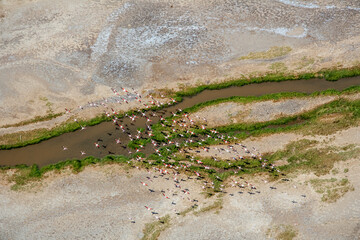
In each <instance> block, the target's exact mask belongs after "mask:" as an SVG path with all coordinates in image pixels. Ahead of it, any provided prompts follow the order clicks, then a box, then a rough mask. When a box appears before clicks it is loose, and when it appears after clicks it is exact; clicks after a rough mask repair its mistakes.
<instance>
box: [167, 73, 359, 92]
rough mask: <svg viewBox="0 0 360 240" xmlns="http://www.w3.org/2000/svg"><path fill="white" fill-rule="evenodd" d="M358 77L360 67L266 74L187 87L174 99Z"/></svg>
mask: <svg viewBox="0 0 360 240" xmlns="http://www.w3.org/2000/svg"><path fill="white" fill-rule="evenodd" d="M359 75H360V66H356V67H352V68H345V69H336V68H333V69H323V70H321V71H319V72H309V73H301V74H296V75H294V74H284V73H267V74H266V75H264V76H260V77H253V78H250V79H245V78H241V79H235V80H230V81H224V82H220V83H213V84H207V85H200V86H197V87H188V88H184V89H183V90H181V91H179V92H176V93H175V94H174V96H176V97H181V98H182V97H186V96H193V95H196V94H198V93H200V92H202V91H204V90H218V89H223V88H228V87H233V86H237V87H240V86H244V85H248V84H255V83H263V82H281V81H287V80H299V79H311V78H324V79H326V80H328V81H336V80H339V79H340V78H346V77H354V76H359Z"/></svg>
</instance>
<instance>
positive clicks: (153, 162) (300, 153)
mask: <svg viewBox="0 0 360 240" xmlns="http://www.w3.org/2000/svg"><path fill="white" fill-rule="evenodd" d="M334 113H336V114H341V116H345V117H342V118H340V119H339V120H336V121H335V122H334V123H332V124H327V126H331V128H333V129H335V130H340V129H344V128H348V127H349V126H353V125H358V123H359V119H360V100H357V101H348V100H344V99H341V98H340V99H338V100H335V101H333V102H331V103H328V104H325V105H323V106H321V107H318V108H317V109H314V110H313V111H310V112H307V113H303V114H300V115H298V116H294V117H286V118H281V119H277V120H274V121H269V122H265V123H256V124H234V125H229V126H224V127H221V128H217V129H216V130H217V131H219V132H221V133H222V134H221V135H223V138H222V139H216V134H213V133H211V132H210V130H211V129H206V130H203V129H195V128H194V129H193V131H194V132H196V135H197V136H196V137H197V138H198V141H195V142H193V143H191V144H187V145H185V143H184V142H180V143H181V144H180V145H179V146H175V145H170V146H166V147H162V148H160V153H161V156H159V155H156V154H152V155H150V156H148V157H146V158H145V155H144V154H143V153H138V154H134V155H133V156H131V157H124V156H107V157H105V158H102V159H98V158H93V157H88V158H84V159H82V160H68V161H65V162H60V163H57V164H53V165H49V166H45V167H43V168H41V169H39V168H38V167H37V166H36V165H33V166H30V167H27V166H25V165H21V166H16V167H14V168H11V167H5V168H3V169H4V170H6V169H16V171H15V172H14V174H13V175H12V176H11V177H10V178H9V180H10V181H12V182H15V185H13V189H14V190H16V189H17V188H18V187H19V186H20V187H21V186H23V185H26V184H27V183H29V182H32V181H35V180H38V179H41V177H42V176H44V173H46V172H49V171H51V170H61V169H63V168H66V167H70V168H72V169H73V171H74V172H79V171H81V170H82V169H83V168H84V167H85V166H88V165H92V164H106V163H124V164H127V165H128V166H134V164H136V165H138V166H141V167H145V168H151V167H153V166H162V165H163V164H164V163H166V164H170V163H171V164H172V165H173V166H180V165H182V164H183V163H184V162H185V163H191V164H192V165H191V166H189V167H188V168H187V171H188V173H189V174H194V171H197V172H199V173H200V174H201V175H202V177H204V178H207V179H209V180H211V181H212V182H213V183H214V190H215V191H219V189H220V187H221V185H222V183H223V181H225V180H226V179H227V178H228V177H229V176H232V175H238V176H240V175H242V174H252V173H256V172H268V173H269V174H270V175H271V176H273V177H275V178H276V177H279V176H280V174H279V172H278V171H277V170H280V172H281V173H290V172H294V171H296V170H301V169H303V170H306V171H313V172H314V173H315V174H316V175H318V176H320V175H323V174H327V173H328V172H329V171H330V170H331V169H332V167H333V164H334V163H335V162H336V161H341V160H346V159H349V158H352V157H354V156H358V155H359V154H360V149H359V148H356V147H353V146H348V147H343V148H336V149H335V148H331V149H329V148H323V149H317V148H313V146H314V145H315V142H312V141H308V140H303V141H300V142H297V143H292V144H290V145H288V146H287V148H286V149H285V150H282V151H278V152H276V153H274V154H271V155H269V156H263V158H264V159H265V158H266V159H268V163H274V162H275V161H277V160H282V159H286V160H287V161H288V163H289V164H288V165H284V166H280V167H278V168H270V167H269V166H267V167H265V168H263V167H262V166H261V161H260V160H258V159H244V160H237V161H233V160H229V161H215V160H214V159H210V158H200V157H191V156H190V155H187V154H185V153H179V149H181V148H184V147H200V146H206V145H213V144H219V143H221V142H222V141H223V140H227V141H229V142H230V143H231V142H234V141H240V140H242V139H245V138H247V137H248V136H260V135H264V134H269V133H277V132H286V131H310V130H311V131H313V130H312V128H313V126H317V124H319V119H321V118H322V117H324V116H327V115H331V114H334ZM296 119H301V120H302V121H303V122H302V123H300V124H295V125H287V124H288V123H291V121H294V120H296ZM322 125H324V124H322ZM270 126H272V127H271V128H269V127H270ZM153 129H154V130H153V132H154V136H153V138H154V139H156V141H165V139H163V138H161V136H162V137H164V133H161V131H164V132H172V131H171V126H165V127H163V126H161V124H160V123H159V124H156V125H154V126H153ZM327 131H330V130H329V128H327ZM324 133H325V134H326V133H327V132H326V131H324ZM156 134H157V135H158V136H157V135H156ZM165 134H167V133H165ZM171 134H172V136H171V137H170V139H175V138H177V139H178V140H181V139H183V140H186V139H189V138H190V136H187V135H184V137H182V138H179V136H178V135H177V134H178V133H171ZM184 134H185V133H184ZM206 135H211V136H213V137H211V138H207V137H206ZM234 137H236V138H237V139H235V138H234ZM200 139H202V141H201V140H200ZM178 140H177V141H178ZM147 142H148V139H147ZM200 143H202V145H200ZM174 154H175V155H174ZM136 156H140V157H142V158H143V159H141V160H138V161H136V160H131V161H130V159H134V158H135V157H136ZM196 159H198V160H199V159H201V161H202V162H203V163H204V165H207V166H210V167H211V169H205V168H204V167H203V166H201V165H198V164H197V163H196V162H195V160H196ZM185 171H186V170H184V172H185Z"/></svg>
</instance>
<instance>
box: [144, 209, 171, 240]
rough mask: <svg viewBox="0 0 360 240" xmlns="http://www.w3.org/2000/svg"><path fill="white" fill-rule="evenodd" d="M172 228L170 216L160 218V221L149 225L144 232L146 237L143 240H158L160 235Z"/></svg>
mask: <svg viewBox="0 0 360 240" xmlns="http://www.w3.org/2000/svg"><path fill="white" fill-rule="evenodd" d="M168 227H170V216H169V215H166V216H165V217H162V218H160V219H159V220H158V221H155V222H152V223H147V224H146V225H145V228H144V230H143V233H144V236H143V237H142V240H156V239H158V238H159V236H160V233H161V232H162V231H164V230H166V229H167V228H168Z"/></svg>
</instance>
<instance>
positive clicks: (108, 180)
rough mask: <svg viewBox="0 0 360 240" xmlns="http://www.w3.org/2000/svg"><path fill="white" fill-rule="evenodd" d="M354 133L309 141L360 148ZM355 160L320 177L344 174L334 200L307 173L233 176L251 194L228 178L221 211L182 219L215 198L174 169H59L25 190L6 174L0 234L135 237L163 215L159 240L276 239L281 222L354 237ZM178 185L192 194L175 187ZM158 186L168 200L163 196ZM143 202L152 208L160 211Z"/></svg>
mask: <svg viewBox="0 0 360 240" xmlns="http://www.w3.org/2000/svg"><path fill="white" fill-rule="evenodd" d="M359 136H360V127H354V128H349V129H347V130H343V131H341V132H338V133H337V134H334V135H330V136H326V137H325V136H311V137H310V136H309V137H308V138H309V139H314V140H317V141H319V145H318V146H347V145H349V144H355V145H356V146H360V144H359V143H360V139H359ZM279 139H280V141H281V142H279ZM298 139H303V137H302V136H299V135H296V134H276V135H272V136H266V137H262V138H252V139H249V140H246V141H244V142H243V144H246V145H247V147H248V148H249V149H251V150H252V149H253V148H252V147H255V148H257V149H261V150H262V151H263V152H269V151H276V150H279V149H281V148H282V146H284V145H285V144H287V143H289V142H292V141H296V140H298ZM221 147H225V146H224V145H222V146H221ZM211 149H212V148H211ZM211 151H212V150H211ZM211 151H210V152H211ZM239 151H240V149H239ZM359 160H360V159H359V158H355V159H350V160H348V161H344V162H338V163H336V164H335V167H334V169H337V173H331V174H328V175H325V176H321V177H320V179H329V178H337V179H342V178H347V179H348V180H349V182H350V184H351V186H353V187H354V191H349V192H347V193H346V194H345V195H344V196H343V197H342V198H340V199H339V200H337V202H335V203H324V202H322V201H321V194H319V193H317V192H315V189H314V188H313V186H312V185H311V184H309V183H308V181H309V180H311V179H318V177H316V176H315V175H313V174H311V173H301V174H299V175H298V176H293V177H291V178H290V180H289V181H281V180H280V181H278V182H268V181H266V180H267V177H266V176H264V175H259V176H253V177H250V176H247V177H245V179H239V178H238V177H237V178H233V179H232V180H233V181H238V182H239V183H245V181H248V182H249V183H251V184H253V185H254V186H256V188H257V189H256V190H252V191H251V192H252V193H253V194H249V193H248V192H249V191H250V189H248V188H247V187H246V188H239V187H234V186H233V187H230V185H231V184H230V183H231V182H230V183H229V184H227V186H228V187H227V188H225V189H224V190H225V193H223V196H222V197H221V198H222V199H223V205H222V206H223V208H222V209H218V210H211V211H205V212H202V213H200V214H194V212H190V213H188V214H187V215H186V216H181V215H177V214H176V212H181V211H183V210H185V209H187V208H189V207H190V206H191V205H193V204H194V203H196V204H198V205H199V207H198V208H197V209H196V211H199V210H201V209H203V208H204V207H206V206H210V205H212V204H213V203H214V201H216V199H217V197H220V196H213V197H211V198H205V195H203V194H201V192H202V191H203V190H202V188H201V186H202V185H203V184H202V182H201V181H197V180H195V179H188V178H187V176H184V175H178V176H176V177H177V179H178V180H179V185H181V189H179V188H176V186H175V183H174V181H173V177H174V175H173V174H169V175H165V176H163V177H161V176H160V174H159V173H158V172H157V171H155V170H151V171H150V172H146V171H144V170H138V169H125V168H124V167H120V166H117V165H109V166H102V167H88V168H86V169H85V170H84V171H83V172H81V173H79V174H73V173H71V172H69V171H66V170H64V171H63V173H61V174H54V173H52V174H49V176H48V177H47V178H46V179H45V180H43V181H41V182H38V183H34V184H33V186H32V187H29V188H25V190H21V191H12V190H10V186H11V184H9V183H8V181H7V177H8V176H10V175H11V174H12V171H8V172H7V173H5V174H2V175H1V178H0V209H1V211H0V238H1V239H99V238H104V239H140V238H141V237H142V236H143V233H142V230H143V229H144V226H145V224H146V223H149V222H154V221H157V220H156V218H155V216H159V217H162V216H165V215H166V214H169V215H170V217H171V226H170V227H169V228H168V229H166V230H165V231H164V232H162V233H161V235H160V239H274V238H275V236H276V235H277V234H278V233H277V232H276V229H277V228H278V227H279V226H281V225H289V226H292V228H293V229H295V230H296V231H297V232H298V234H297V239H356V238H357V237H359V235H360V232H359V229H360V228H359V224H360V217H359V216H360V212H359V209H360V201H359V199H360V198H359V196H360V190H359V189H360V176H359V174H358V172H359V171H360V165H359ZM345 169H348V171H347V172H346V171H344V170H345ZM169 172H170V173H171V172H172V170H170V171H169ZM154 176H156V177H154ZM181 179H183V180H185V181H183V180H181ZM141 182H145V183H146V184H148V186H143V185H142V184H141ZM270 187H271V188H270ZM149 189H152V190H154V192H150V191H149ZM184 189H187V190H188V191H189V193H190V194H184V193H183V192H181V190H184ZM161 190H164V193H165V195H166V196H168V197H169V198H170V199H166V198H164V197H163V195H162V192H161ZM174 194H175V195H174ZM176 194H177V195H176ZM194 199H195V200H197V202H194V201H193V200H194ZM172 202H174V203H176V205H174V204H172ZM144 206H149V207H152V208H153V211H154V212H156V213H158V214H152V213H151V211H147V210H146V208H145V207H144ZM174 209H175V210H174ZM132 220H134V221H135V223H132V222H131V221H132Z"/></svg>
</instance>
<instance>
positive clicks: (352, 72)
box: [0, 66, 360, 150]
mask: <svg viewBox="0 0 360 240" xmlns="http://www.w3.org/2000/svg"><path fill="white" fill-rule="evenodd" d="M359 75H360V66H357V67H353V68H346V69H327V70H322V71H319V72H316V73H304V74H300V75H284V74H272V73H270V74H267V75H265V76H262V77H254V78H251V79H237V80H232V81H226V82H221V83H214V84H209V85H201V86H197V87H194V88H187V89H185V90H182V91H179V92H176V93H173V94H172V96H173V97H174V98H175V99H176V100H177V101H182V99H183V97H186V96H193V95H196V94H198V93H200V92H201V91H204V90H215V89H223V88H227V87H232V86H244V85H248V84H255V83H263V82H280V81H287V80H299V79H311V78H325V79H326V80H329V81H336V80H338V79H340V78H345V77H353V76H359ZM169 94H170V93H169ZM293 94H294V95H293V96H296V94H295V93H293ZM219 101H220V100H219ZM164 107H165V106H162V107H152V108H151V109H148V110H143V111H149V110H152V111H156V110H159V109H162V108H164ZM127 113H128V114H132V113H135V114H136V113H137V112H136V111H133V110H132V111H129V112H127ZM59 114H60V113H59ZM56 115H58V114H55V115H53V116H56ZM53 116H52V117H53ZM123 116H124V114H120V115H119V116H118V117H123ZM43 119H46V117H44V118H43ZM43 119H37V120H30V122H31V123H33V122H36V121H42V120H43ZM104 121H110V118H108V117H106V116H105V115H101V116H98V117H95V118H93V119H91V120H88V121H81V122H80V124H81V125H82V126H93V125H97V124H99V123H101V122H104ZM22 124H23V123H22ZM80 128H81V126H80V125H79V124H77V123H66V124H63V125H61V126H59V127H55V128H53V129H51V130H46V131H40V132H38V134H36V137H35V138H33V139H30V140H26V141H19V142H16V143H14V144H4V145H0V150H4V149H12V148H18V147H24V146H27V145H31V144H36V143H39V142H41V141H44V140H48V139H50V138H53V137H56V136H59V135H61V134H64V133H68V132H73V131H76V130H78V129H80ZM38 135H39V136H38ZM16 136H18V134H16ZM19 136H20V135H19ZM3 137H4V136H3Z"/></svg>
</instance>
